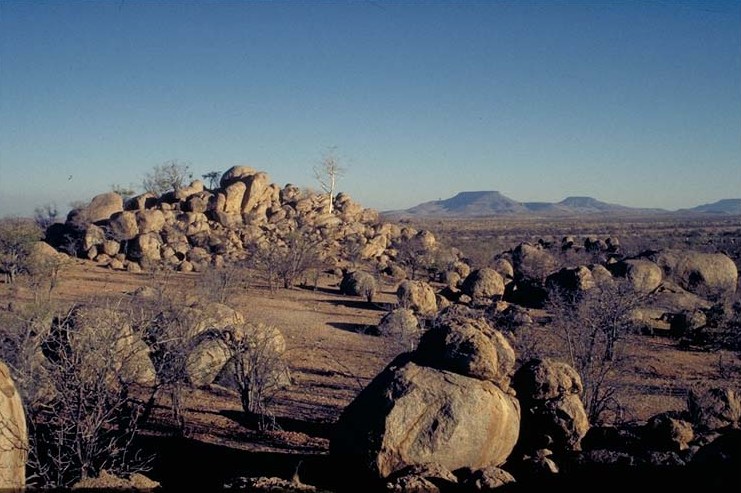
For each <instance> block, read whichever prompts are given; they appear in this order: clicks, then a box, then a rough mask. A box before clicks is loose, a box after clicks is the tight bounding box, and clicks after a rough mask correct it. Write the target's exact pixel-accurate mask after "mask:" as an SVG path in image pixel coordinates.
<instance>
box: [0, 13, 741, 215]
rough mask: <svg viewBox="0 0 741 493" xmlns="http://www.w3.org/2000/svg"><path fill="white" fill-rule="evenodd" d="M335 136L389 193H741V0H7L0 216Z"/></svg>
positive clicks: (380, 199) (627, 197) (405, 201)
mask: <svg viewBox="0 0 741 493" xmlns="http://www.w3.org/2000/svg"><path fill="white" fill-rule="evenodd" d="M330 147H336V149H337V154H338V155H339V156H340V157H341V159H342V160H343V163H344V165H345V167H346V168H347V171H346V174H345V176H344V177H343V178H342V179H341V181H340V183H339V188H340V190H342V191H345V192H347V193H349V194H350V195H351V196H352V197H353V198H355V199H356V200H358V201H359V202H360V203H361V204H363V205H364V206H366V207H374V208H377V209H379V210H388V209H399V208H407V207H411V206H413V205H416V204H418V203H420V202H424V201H427V200H436V199H439V198H448V197H450V196H452V195H454V194H455V193H457V192H459V191H470V190H498V191H500V192H502V193H504V194H505V195H507V196H509V197H511V198H513V199H515V200H520V201H559V200H561V199H563V198H565V197H566V196H569V195H590V196H593V197H596V198H598V199H600V200H604V201H607V202H614V203H620V204H623V205H629V206H636V207H661V208H667V209H672V210H673V209H678V208H683V207H692V206H695V205H698V204H701V203H707V202H714V201H716V200H719V199H723V198H737V197H741V2H740V1H702V0H676V1H672V0H644V1H627V0H626V1H610V0H593V1H570V2H566V1H558V0H549V1H536V0H532V1H497V0H492V1H488V2H485V1H475V2H474V1H469V2H453V1H449V2H444V1H425V2H419V1H417V2H415V1H405V2H391V1H381V0H377V1H340V0H335V1H331V2H329V1H316V2H309V1H303V2H297V1H293V2H291V1H275V2H267V1H259V2H258V1H242V2H238V1H230V2H218V1H195V0H191V1H158V2H155V1H135V0H115V1H38V0H35V1H13V0H0V216H4V215H15V214H30V213H32V211H33V209H34V208H35V207H37V206H40V205H44V204H46V203H56V204H57V206H58V207H59V209H60V211H62V213H66V212H67V211H68V210H69V203H70V202H71V201H74V200H89V199H90V198H92V197H93V196H94V195H96V194H98V193H102V192H106V191H109V190H110V188H111V185H113V184H117V185H122V186H130V185H133V186H134V187H135V188H136V187H139V186H140V184H141V180H142V178H143V176H144V175H145V174H146V173H147V172H148V171H151V170H152V168H153V167H154V166H155V165H158V164H161V163H163V162H165V161H169V160H173V159H176V160H179V161H181V162H184V163H190V166H191V169H192V170H193V171H194V173H195V174H196V175H201V174H203V173H206V172H208V171H213V170H218V171H224V170H226V169H227V168H229V167H230V166H233V165H236V164H247V165H251V166H253V167H255V168H257V169H260V170H264V171H267V172H268V173H269V175H270V178H271V181H272V182H275V183H277V184H279V185H281V186H282V185H285V184H286V183H294V184H296V185H300V186H315V182H314V180H313V178H312V167H313V166H314V165H315V164H316V163H318V162H319V161H320V159H321V157H322V154H323V153H324V152H325V150H326V149H328V148H330ZM70 176H71V179H70Z"/></svg>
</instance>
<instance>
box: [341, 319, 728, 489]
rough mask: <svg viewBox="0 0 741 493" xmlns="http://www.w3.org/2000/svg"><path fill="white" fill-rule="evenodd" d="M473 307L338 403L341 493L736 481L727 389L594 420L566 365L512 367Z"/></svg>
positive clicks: (503, 343) (504, 345)
mask: <svg viewBox="0 0 741 493" xmlns="http://www.w3.org/2000/svg"><path fill="white" fill-rule="evenodd" d="M480 313H481V312H480V311H478V310H473V309H470V308H466V307H464V306H461V305H456V306H451V307H449V308H446V309H443V310H442V311H440V312H439V314H438V315H437V316H436V317H435V319H434V321H433V323H432V324H431V326H430V328H429V329H428V330H426V331H425V332H424V333H423V334H422V337H421V339H420V341H419V345H418V347H417V348H416V349H414V350H412V351H409V352H405V353H402V354H400V355H399V356H398V357H397V358H395V359H394V360H393V361H392V362H391V363H390V364H389V365H388V366H387V367H386V368H385V369H384V370H383V371H382V372H381V373H380V374H378V375H377V376H376V377H375V378H374V379H373V380H372V381H371V383H370V384H369V385H368V386H366V387H365V388H364V389H363V390H362V391H361V392H360V393H359V394H358V395H357V396H356V398H355V399H354V400H353V401H352V402H351V403H350V404H349V405H348V406H347V407H346V408H345V410H344V411H343V413H342V414H341V416H340V418H339V420H338V421H337V423H336V428H335V430H334V433H333V435H332V437H331V442H330V457H331V458H332V464H333V466H332V467H333V470H336V471H342V474H341V475H340V476H339V477H338V478H337V481H338V484H337V489H338V490H339V491H392V492H398V493H405V492H406V493H408V492H421V491H424V492H459V493H463V492H474V491H492V490H494V489H498V488H504V489H503V490H502V491H511V490H514V489H515V488H524V491H529V489H528V488H534V487H543V486H544V485H547V484H551V485H554V486H555V485H558V484H560V485H561V486H565V485H567V484H568V485H570V486H571V487H574V486H579V485H581V486H587V485H590V487H593V481H599V480H601V481H610V482H614V483H615V484H616V485H617V484H619V485H621V486H630V485H639V484H641V483H642V481H645V480H649V479H651V478H653V480H655V479H659V480H661V481H662V482H663V484H666V485H669V484H672V485H675V486H686V485H689V484H693V485H697V486H702V485H703V484H712V483H713V482H715V484H717V485H730V484H737V482H738V476H737V475H736V476H734V474H737V473H734V466H733V465H734V464H736V465H737V464H738V460H739V459H741V454H739V450H741V448H739V446H740V445H741V398H740V397H739V395H738V394H737V393H736V392H735V391H734V390H732V389H721V388H710V389H708V388H697V389H692V390H690V392H689V397H688V400H687V410H686V411H683V412H674V411H672V412H664V413H660V414H657V415H655V416H653V417H651V418H649V419H648V420H647V421H646V422H643V423H639V422H631V423H625V424H621V425H598V426H595V425H592V424H590V422H589V419H588V416H587V413H586V411H585V407H584V405H583V402H582V400H581V396H582V395H583V391H584V389H583V385H582V381H581V378H580V376H579V374H578V373H577V372H576V370H575V369H574V368H573V367H571V366H570V365H568V364H566V363H564V362H563V361H559V360H556V359H551V358H536V359H531V360H528V361H524V362H523V363H522V364H521V365H520V366H519V368H516V366H515V365H516V358H515V352H514V350H513V349H512V346H511V345H510V343H509V340H508V338H507V336H506V335H505V333H503V332H500V331H499V330H497V329H496V328H495V327H494V326H492V325H491V323H490V322H489V321H488V320H487V319H485V318H482V317H481V316H480ZM708 468H710V469H708ZM703 474H711V475H712V477H706V476H703ZM702 478H706V479H704V480H703V479H702Z"/></svg>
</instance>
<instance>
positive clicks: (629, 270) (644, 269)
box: [608, 259, 663, 294]
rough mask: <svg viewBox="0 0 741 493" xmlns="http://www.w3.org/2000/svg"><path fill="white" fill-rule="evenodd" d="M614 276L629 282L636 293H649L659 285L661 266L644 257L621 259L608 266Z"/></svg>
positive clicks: (661, 276)
mask: <svg viewBox="0 0 741 493" xmlns="http://www.w3.org/2000/svg"><path fill="white" fill-rule="evenodd" d="M608 270H609V271H610V272H611V273H612V275H613V276H615V277H622V278H625V279H627V280H628V282H630V284H631V286H632V287H633V290H634V291H635V292H637V293H644V294H646V293H651V292H652V291H654V290H655V289H656V288H658V287H659V285H660V284H661V281H662V279H663V274H662V272H661V268H660V267H659V266H658V265H656V264H655V263H654V262H652V261H650V260H646V259H627V260H621V261H620V262H616V263H614V264H610V265H609V266H608Z"/></svg>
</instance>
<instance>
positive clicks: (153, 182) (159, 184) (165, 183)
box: [142, 160, 193, 196]
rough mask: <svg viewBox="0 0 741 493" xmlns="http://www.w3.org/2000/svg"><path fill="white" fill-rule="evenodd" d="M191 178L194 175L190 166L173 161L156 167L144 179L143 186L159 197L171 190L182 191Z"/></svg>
mask: <svg viewBox="0 0 741 493" xmlns="http://www.w3.org/2000/svg"><path fill="white" fill-rule="evenodd" d="M191 178H193V174H192V173H191V172H190V165H189V164H186V163H180V162H178V161H176V160H172V161H167V162H165V163H163V164H159V165H157V166H155V167H154V169H153V170H152V171H151V172H150V173H147V175H146V176H145V177H144V180H143V181H142V186H143V187H144V190H146V191H147V192H151V193H153V194H155V195H158V196H159V195H162V194H163V193H165V192H168V191H170V190H179V189H181V188H182V187H183V186H184V185H185V182H186V180H189V179H191Z"/></svg>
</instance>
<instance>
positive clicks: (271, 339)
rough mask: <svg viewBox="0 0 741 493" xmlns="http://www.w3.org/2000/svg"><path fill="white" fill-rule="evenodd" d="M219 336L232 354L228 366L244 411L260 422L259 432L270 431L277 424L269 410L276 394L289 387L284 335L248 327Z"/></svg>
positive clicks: (269, 328)
mask: <svg viewBox="0 0 741 493" xmlns="http://www.w3.org/2000/svg"><path fill="white" fill-rule="evenodd" d="M218 334H219V335H220V337H221V338H222V341H223V342H224V343H225V345H226V347H227V348H228V351H229V354H230V360H229V363H227V366H228V368H229V369H230V370H231V374H232V377H233V378H234V380H235V382H234V383H235V384H236V387H237V389H238V391H239V394H240V399H241V403H242V408H243V409H244V411H245V412H246V413H247V414H248V416H251V417H255V418H257V419H258V422H257V423H258V428H259V429H260V430H264V429H266V428H268V427H269V426H270V425H271V424H274V420H273V419H272V416H271V414H270V412H269V409H268V406H269V404H270V402H271V401H272V399H273V398H274V397H275V395H276V394H277V392H278V391H279V390H280V389H282V388H285V387H286V386H287V385H289V384H290V375H289V373H288V366H287V364H286V360H285V358H284V352H285V340H284V339H283V335H282V334H281V333H280V331H279V330H278V329H277V328H276V327H274V326H272V325H265V324H262V323H258V324H250V323H247V324H243V325H241V326H238V327H234V328H232V329H231V330H224V331H220V332H219V333H218Z"/></svg>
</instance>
